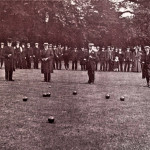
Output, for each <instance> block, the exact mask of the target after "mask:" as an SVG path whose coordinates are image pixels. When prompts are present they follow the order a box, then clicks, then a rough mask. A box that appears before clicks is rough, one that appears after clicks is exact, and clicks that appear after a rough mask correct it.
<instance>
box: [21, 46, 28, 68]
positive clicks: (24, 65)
mask: <svg viewBox="0 0 150 150" xmlns="http://www.w3.org/2000/svg"><path fill="white" fill-rule="evenodd" d="M21 48H22V53H21V60H22V69H27V63H26V59H25V58H26V47H25V43H22V44H21Z"/></svg>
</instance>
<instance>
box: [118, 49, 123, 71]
mask: <svg viewBox="0 0 150 150" xmlns="http://www.w3.org/2000/svg"><path fill="white" fill-rule="evenodd" d="M118 57H119V71H121V72H122V71H123V62H124V53H123V51H122V49H121V48H119V52H118Z"/></svg>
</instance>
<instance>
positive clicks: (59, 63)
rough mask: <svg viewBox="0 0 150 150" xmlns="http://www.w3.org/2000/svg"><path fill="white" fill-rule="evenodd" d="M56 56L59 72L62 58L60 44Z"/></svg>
mask: <svg viewBox="0 0 150 150" xmlns="http://www.w3.org/2000/svg"><path fill="white" fill-rule="evenodd" d="M57 51H58V52H57V54H58V70H61V67H62V57H63V48H62V47H61V44H58V47H57Z"/></svg>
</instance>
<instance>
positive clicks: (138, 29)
mask: <svg viewBox="0 0 150 150" xmlns="http://www.w3.org/2000/svg"><path fill="white" fill-rule="evenodd" d="M128 4H132V6H133V7H132V10H133V11H132V13H134V17H133V18H121V17H120V16H121V14H120V12H119V11H117V8H118V9H119V8H120V7H127V6H128ZM149 6H150V5H147V3H146V0H141V1H140V0H130V1H129V0H124V1H123V2H121V3H120V5H117V6H116V4H115V3H112V1H109V0H71V1H70V0H51V1H49V0H44V1H43V0H41V1H39V0H38V1H37V0H34V1H26V0H20V1H11V2H10V1H9V2H8V1H6V2H5V1H0V20H1V23H0V33H1V36H0V40H1V41H2V40H4V41H5V40H6V39H7V37H12V38H13V39H14V41H15V40H17V39H18V40H21V41H28V40H30V41H32V42H41V43H42V42H44V41H47V42H51V43H56V44H57V43H58V42H60V43H63V44H68V45H70V46H71V45H76V46H83V45H86V44H87V43H88V42H94V43H95V44H96V45H115V46H125V45H127V44H130V45H132V44H148V43H149V36H150V30H149V29H150V27H149V20H150V19H149V18H150V13H149V12H150V11H149V9H150V8H149Z"/></svg>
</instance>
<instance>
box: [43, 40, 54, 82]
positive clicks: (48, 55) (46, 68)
mask: <svg viewBox="0 0 150 150" xmlns="http://www.w3.org/2000/svg"><path fill="white" fill-rule="evenodd" d="M53 57H54V55H53V50H52V49H49V48H48V43H44V50H43V51H42V53H41V61H42V68H41V72H42V73H44V81H45V82H50V81H51V73H52V72H53V63H52V61H53Z"/></svg>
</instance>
